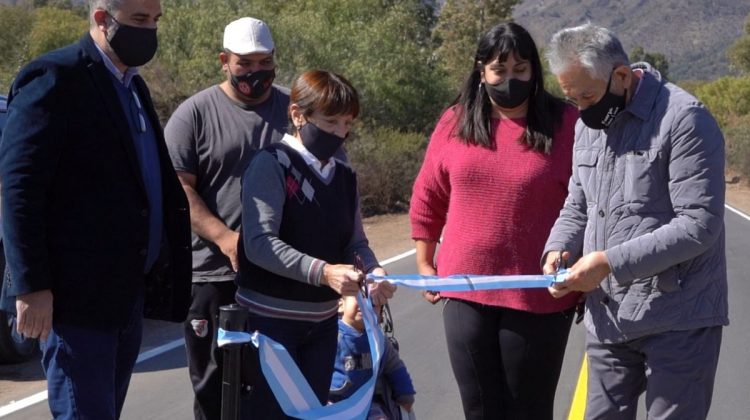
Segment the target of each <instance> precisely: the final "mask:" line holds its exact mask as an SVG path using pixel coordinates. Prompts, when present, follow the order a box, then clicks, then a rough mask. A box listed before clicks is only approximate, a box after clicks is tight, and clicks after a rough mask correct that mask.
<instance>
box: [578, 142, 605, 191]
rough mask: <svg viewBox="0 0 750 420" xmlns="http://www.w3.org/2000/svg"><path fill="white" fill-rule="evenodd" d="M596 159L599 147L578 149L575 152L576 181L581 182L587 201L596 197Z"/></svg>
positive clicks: (597, 158)
mask: <svg viewBox="0 0 750 420" xmlns="http://www.w3.org/2000/svg"><path fill="white" fill-rule="evenodd" d="M598 160H599V149H578V150H576V152H575V165H576V171H577V173H578V181H579V182H580V183H581V188H582V189H583V192H584V194H585V195H586V197H587V200H589V201H590V200H592V199H593V198H594V197H596V180H597V176H596V164H597V161H598Z"/></svg>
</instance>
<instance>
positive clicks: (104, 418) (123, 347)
mask: <svg viewBox="0 0 750 420" xmlns="http://www.w3.org/2000/svg"><path fill="white" fill-rule="evenodd" d="M142 326H143V300H142V299H141V300H139V301H138V302H137V303H136V305H135V306H134V308H133V312H132V315H131V317H130V321H129V323H128V325H127V326H125V327H124V328H121V329H120V328H111V329H99V328H97V329H94V328H88V327H80V326H76V325H70V324H65V323H61V322H55V321H53V323H52V331H51V332H50V334H49V336H48V337H47V341H46V342H44V343H42V344H41V347H42V351H43V352H44V354H43V357H42V367H43V368H44V372H45V374H46V376H47V392H48V398H49V408H50V411H51V412H52V416H53V418H55V419H59V420H61V419H65V420H68V419H70V420H73V419H75V420H86V419H91V420H109V419H117V418H119V417H120V412H121V411H122V405H123V403H124V402H125V394H127V391H128V385H129V384H130V375H131V373H132V372H133V367H134V365H135V361H136V359H137V358H138V350H139V349H140V346H141V336H142V332H143V330H142Z"/></svg>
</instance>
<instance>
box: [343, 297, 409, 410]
mask: <svg viewBox="0 0 750 420" xmlns="http://www.w3.org/2000/svg"><path fill="white" fill-rule="evenodd" d="M342 306H343V314H342V316H341V318H340V319H339V338H338V350H337V352H336V365H335V367H334V371H333V378H332V380H331V391H330V394H329V398H330V400H331V401H332V402H336V401H339V400H342V399H345V398H348V397H349V396H350V395H352V394H353V393H354V392H355V391H356V390H357V389H359V387H360V386H362V384H364V383H365V382H366V381H367V380H368V379H370V377H371V376H372V355H371V354H370V344H369V343H368V341H367V334H365V324H364V321H363V319H362V313H361V312H360V311H359V305H358V304H357V299H356V298H355V297H354V296H347V297H344V298H342ZM375 313H380V307H379V306H376V307H375ZM386 389H388V390H390V393H391V394H392V398H393V400H395V403H396V404H398V405H399V406H401V408H403V409H404V410H406V412H407V413H411V411H412V405H413V404H414V394H415V393H416V392H415V391H414V385H413V384H412V382H411V377H410V376H409V372H407V370H406V366H405V365H404V362H403V361H402V360H401V358H400V357H399V355H398V351H397V350H396V349H395V348H394V347H393V344H392V343H391V342H390V340H385V351H384V352H383V358H382V359H381V361H380V370H379V372H378V380H377V385H376V388H375V395H374V397H373V403H372V405H371V406H370V412H369V414H368V416H367V418H368V420H374V419H378V420H379V419H388V420H391V419H394V418H399V417H398V416H399V415H398V413H394V411H399V410H398V407H392V406H391V405H392V404H390V403H391V401H389V400H390V398H388V397H385V395H388V392H387V391H386Z"/></svg>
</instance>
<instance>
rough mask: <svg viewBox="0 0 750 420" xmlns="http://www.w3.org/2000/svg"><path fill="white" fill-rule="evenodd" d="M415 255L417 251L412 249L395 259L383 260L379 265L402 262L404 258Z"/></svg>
mask: <svg viewBox="0 0 750 420" xmlns="http://www.w3.org/2000/svg"><path fill="white" fill-rule="evenodd" d="M416 253H417V250H416V249H412V250H409V251H406V252H404V253H403V254H398V255H396V256H395V257H391V258H388V259H387V260H383V261H381V262H380V265H388V264H392V263H395V262H396V261H399V260H403V259H404V258H406V257H408V256H411V255H414V254H416Z"/></svg>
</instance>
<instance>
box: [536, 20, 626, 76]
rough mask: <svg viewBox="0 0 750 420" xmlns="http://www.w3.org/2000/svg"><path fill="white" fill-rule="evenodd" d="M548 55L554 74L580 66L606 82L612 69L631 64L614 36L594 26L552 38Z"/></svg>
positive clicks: (566, 32) (559, 33) (585, 25)
mask: <svg viewBox="0 0 750 420" xmlns="http://www.w3.org/2000/svg"><path fill="white" fill-rule="evenodd" d="M545 56H546V57H547V61H549V66H550V71H552V73H553V74H555V75H559V74H560V73H563V72H565V71H566V70H567V69H568V67H570V66H571V65H573V64H579V65H581V66H582V67H583V68H585V69H586V70H587V71H588V73H589V75H590V76H591V77H593V78H595V79H600V80H604V81H607V80H608V79H609V75H610V74H611V73H612V69H613V68H615V67H617V66H622V65H626V66H627V65H629V64H630V60H629V59H628V55H627V54H626V53H625V50H624V49H623V48H622V44H621V43H620V40H619V39H617V37H616V36H615V34H614V33H612V31H610V30H609V29H607V28H603V27H600V26H594V25H592V24H591V23H585V24H583V25H581V26H576V27H574V28H565V29H563V30H561V31H559V32H557V33H556V34H555V35H553V36H552V41H550V43H549V45H548V46H547V52H546V53H545Z"/></svg>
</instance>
